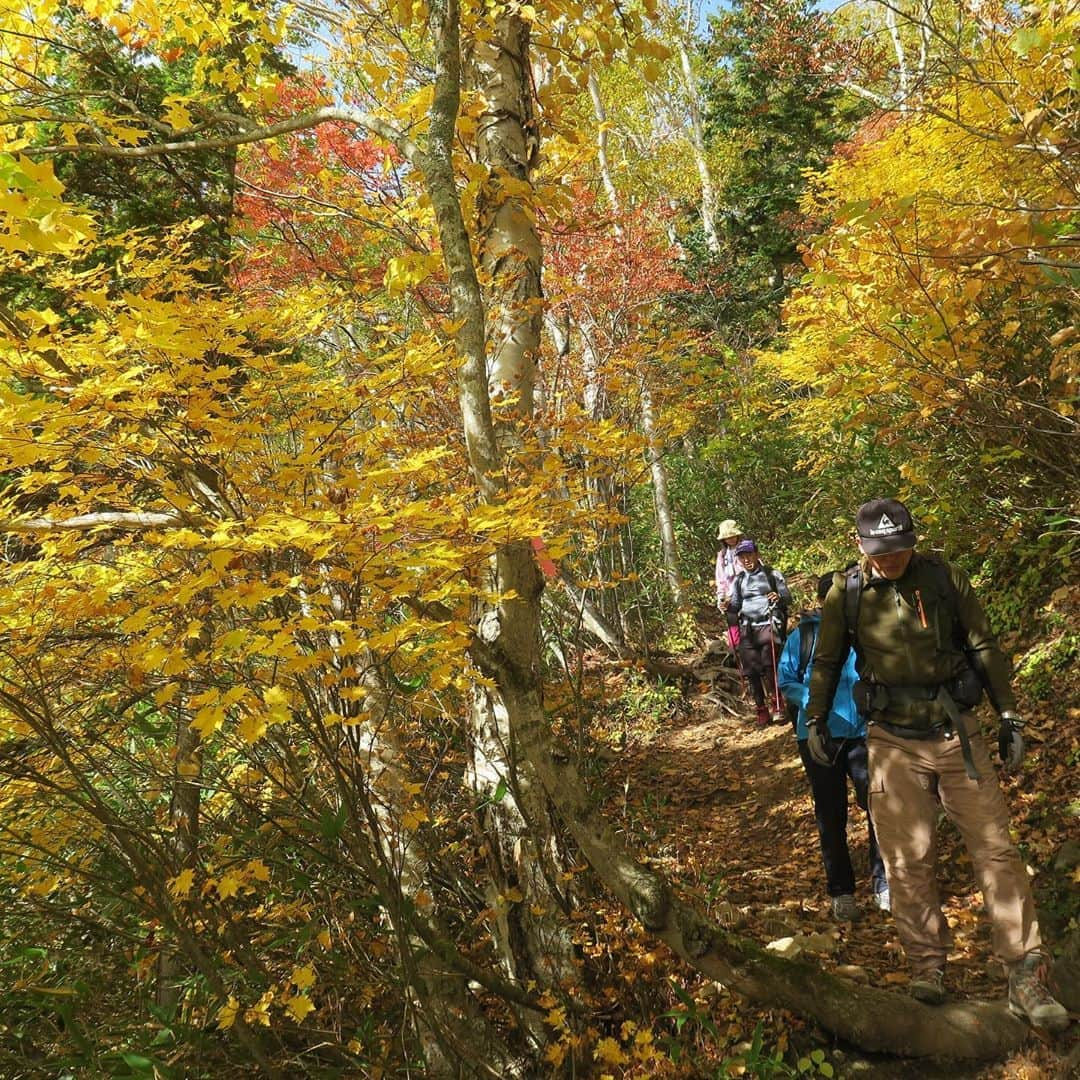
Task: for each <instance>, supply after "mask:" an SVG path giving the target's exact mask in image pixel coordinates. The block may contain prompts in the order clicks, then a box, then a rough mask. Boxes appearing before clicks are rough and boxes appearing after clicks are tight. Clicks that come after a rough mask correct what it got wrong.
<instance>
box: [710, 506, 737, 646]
mask: <svg viewBox="0 0 1080 1080" xmlns="http://www.w3.org/2000/svg"><path fill="white" fill-rule="evenodd" d="M742 538H743V531H742V529H740V528H739V526H738V525H737V524H736V523H735V519H734V518H728V519H727V520H726V521H721V522H720V527H719V528H718V529H717V530H716V539H717V541H718V542H719V550H718V551H717V553H716V606H717V607H718V608H719V609H720V610H721V611H725V610H727V603H728V601H729V600H730V599H731V586H732V584H733V583H734V581H735V579H736V578H737V577H738V576H739V574H741V573H742V563H740V562H739V560H738V558H737V557H736V555H735V545H736V544H738V542H739V541H740V540H741V539H742ZM728 641H729V642H730V644H731V651H732V652H735V651H736V650H737V649H738V647H739V628H738V627H737V626H729V627H728Z"/></svg>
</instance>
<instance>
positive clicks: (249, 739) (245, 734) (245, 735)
mask: <svg viewBox="0 0 1080 1080" xmlns="http://www.w3.org/2000/svg"><path fill="white" fill-rule="evenodd" d="M236 729H237V731H239V732H240V738H241V739H243V740H244V742H245V743H246V744H247V745H248V746H253V745H254V744H255V743H257V742H258V741H259V740H260V739H261V738H262V737H263V736H264V735H265V734H266V717H264V716H254V715H252V714H251V713H246V714H245V715H244V716H242V717H241V718H240V723H239V724H237V725H236Z"/></svg>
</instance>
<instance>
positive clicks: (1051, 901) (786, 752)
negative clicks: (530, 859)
mask: <svg viewBox="0 0 1080 1080" xmlns="http://www.w3.org/2000/svg"><path fill="white" fill-rule="evenodd" d="M714 615H715V613H713V616H714ZM699 621H700V622H701V624H702V630H703V632H704V634H705V637H706V639H710V638H711V639H714V641H715V639H719V638H720V637H721V633H722V627H721V626H719V624H718V622H717V621H716V620H715V618H714V617H712V616H710V614H709V613H707V612H703V613H701V615H700V616H699ZM713 649H714V650H715V653H716V655H717V657H718V658H717V660H716V662H715V665H714V672H713V674H714V676H715V677H714V678H713V679H712V680H709V681H702V682H697V683H695V684H694V685H693V686H692V687H689V688H688V690H687V692H686V693H685V694H684V696H683V697H682V699H681V701H680V702H679V703H678V707H676V708H674V709H672V710H671V714H670V716H669V717H668V719H667V720H666V721H665V723H664V724H663V725H662V726H661V727H660V728H659V729H657V730H654V731H652V732H645V733H643V734H642V733H638V734H635V731H634V729H632V728H631V729H628V731H627V735H626V743H625V746H624V747H623V749H622V751H621V752H620V753H619V754H618V756H617V757H616V758H615V759H614V760H612V762H611V764H610V768H609V771H608V776H607V779H608V782H609V784H610V785H611V787H610V788H609V790H611V789H615V790H617V791H618V792H619V794H618V796H617V797H616V799H615V800H614V802H615V803H618V804H620V805H612V804H609V809H610V810H612V811H614V812H616V813H621V814H622V816H623V818H624V820H626V824H627V828H628V831H630V832H632V833H633V834H634V835H635V837H636V838H637V839H638V840H639V841H640V842H641V843H642V844H643V846H644V847H645V848H646V849H647V850H648V851H649V852H650V854H651V855H652V857H653V860H654V862H655V863H656V864H657V865H658V867H659V868H662V869H663V870H664V871H665V872H666V873H668V874H669V875H671V877H672V878H673V879H674V880H676V881H677V882H679V883H680V885H681V886H682V888H684V889H685V890H686V891H687V893H689V894H691V895H693V896H695V897H696V898H697V899H698V901H699V903H703V904H704V905H705V906H706V907H707V908H708V910H709V911H710V913H711V914H712V915H713V916H714V917H715V918H717V919H718V921H720V922H722V923H726V924H728V925H731V926H734V927H735V928H737V929H738V930H739V932H740V933H742V934H744V935H746V936H748V937H750V938H752V939H754V940H756V941H758V942H760V943H762V944H766V943H769V942H777V941H779V939H782V938H796V940H797V941H798V940H800V939H799V937H798V936H799V935H804V936H805V935H817V937H815V938H812V939H811V945H812V953H813V954H815V955H817V956H818V957H819V959H820V962H821V964H822V966H823V967H825V968H826V969H828V970H832V971H835V972H838V973H839V974H843V975H846V976H847V977H849V978H853V979H855V980H857V981H863V982H867V983H872V984H873V985H876V986H878V987H883V988H886V989H888V988H895V989H897V990H899V991H901V992H902V991H903V990H904V988H905V987H906V984H907V980H908V971H907V967H906V965H905V962H904V957H903V953H902V950H901V948H900V944H899V942H898V941H897V938H896V933H895V930H894V927H893V924H892V920H891V917H890V916H889V915H887V914H885V913H883V912H880V911H878V910H877V909H876V908H875V907H874V906H873V905H872V904H871V897H870V896H869V872H868V868H867V832H866V815H865V813H864V812H863V811H861V810H859V808H858V807H857V806H856V805H855V802H854V797H853V796H852V798H851V802H850V807H849V809H850V816H849V825H848V835H849V844H850V847H851V851H852V861H853V863H854V866H855V871H856V875H857V878H858V879H859V880H858V885H857V888H858V890H860V891H859V892H858V893H857V895H856V899H857V901H858V902H859V905H860V908H861V918H860V919H858V920H857V921H856V922H854V923H838V922H836V921H834V920H833V919H832V918H831V912H830V905H829V898H828V896H827V895H826V892H825V882H824V873H823V870H822V866H821V858H820V853H819V848H818V840H817V832H816V828H815V825H814V817H813V809H812V804H811V801H810V795H809V787H808V784H807V782H806V778H805V773H804V772H803V768H802V764H801V762H800V760H799V756H798V751H797V749H796V745H795V739H794V735H793V732H792V730H791V728H790V726H789V725H787V724H786V723H785V724H781V725H772V726H770V727H767V728H757V727H756V726H754V724H753V723H752V720H751V716H752V709H751V707H750V705H749V704H748V702H747V700H746V698H745V697H743V696H742V694H741V693H740V690H739V683H738V676H737V673H736V672H735V670H734V669H733V668H732V667H731V666H730V660H728V661H727V663H726V664H725V663H724V659H723V658H721V656H720V654H722V651H723V650H722V649H719V648H717V646H716V645H715V644H714V645H713ZM699 670H700V666H699ZM1068 678H1069V680H1070V683H1072V682H1073V680H1074V679H1075V674H1074V673H1072V674H1070V675H1069V676H1068ZM1061 700H1062V699H1061V696H1060V694H1059V695H1058V696H1057V698H1056V699H1055V703H1051V702H1047V701H1041V702H1031V701H1025V702H1023V704H1024V706H1025V712H1024V715H1025V716H1026V717H1027V718H1028V720H1029V728H1028V736H1029V738H1028V743H1029V750H1028V759H1027V760H1028V765H1027V767H1026V768H1025V770H1024V771H1023V773H1022V774H1021V776H1020V777H1019V778H1016V779H1006V780H1005V782H1004V786H1005V791H1006V798H1007V800H1008V802H1009V805H1010V809H1011V811H1012V825H1013V829H1014V838H1015V839H1016V840H1017V842H1018V844H1019V847H1020V850H1021V853H1022V855H1023V857H1024V859H1025V861H1026V863H1027V864H1028V867H1029V872H1031V873H1032V877H1033V885H1034V888H1035V893H1036V898H1037V902H1038V905H1039V911H1040V919H1041V922H1042V928H1043V936H1044V938H1045V939H1047V941H1048V942H1049V943H1050V944H1051V945H1052V946H1054V945H1057V944H1058V943H1059V942H1060V941H1061V940H1063V939H1064V938H1065V937H1067V936H1069V935H1070V934H1075V933H1076V930H1077V915H1078V913H1080V887H1078V882H1080V870H1078V869H1077V866H1076V865H1075V863H1071V862H1070V859H1075V858H1076V851H1075V848H1076V844H1077V840H1076V837H1077V821H1078V818H1077V814H1078V812H1080V768H1078V767H1077V764H1078V761H1080V709H1077V708H1067V707H1064V706H1063V705H1062V704H1061ZM1071 701H1072V702H1073V703H1074V704H1075V703H1076V701H1077V698H1076V696H1075V695H1073V696H1072V697H1071ZM987 719H988V720H989V717H987ZM1070 837H1071V840H1070ZM939 846H940V851H939V880H940V883H941V891H942V896H943V906H944V909H945V912H946V916H947V918H948V920H949V923H950V925H951V926H952V929H953V934H954V938H955V942H954V950H953V953H952V954H951V955H950V958H949V969H948V974H947V986H948V989H949V991H950V993H951V994H952V995H954V996H957V997H966V998H975V999H982V1000H992V999H1000V998H1001V997H1003V996H1004V994H1005V990H1006V979H1005V973H1004V971H1003V970H1002V968H1001V965H1000V964H998V963H997V962H996V961H994V960H993V959H992V956H991V950H990V928H989V923H988V921H987V919H986V918H985V917H984V916H982V914H981V896H980V893H979V891H978V890H977V888H976V886H975V884H974V881H973V877H972V867H971V861H970V859H969V858H968V856H967V854H966V852H965V851H964V849H963V845H962V843H961V841H960V838H959V835H958V833H957V832H956V830H955V828H954V827H953V826H952V825H951V824H950V823H948V822H946V821H943V822H942V825H941V827H940V835H939ZM717 990H718V988H716V989H714V991H713V992H714V993H716V992H717ZM708 998H709V990H708V988H707V987H706V988H702V990H700V991H699V992H698V993H697V994H696V999H695V1000H696V1001H697V1002H698V1004H697V1005H695V1006H694V1008H695V1009H696V1008H698V1007H702V1008H704V1007H706V1006H707V1005H708V1004H709V1002H708ZM898 1000H900V1001H902V1000H903V999H902V998H899V999H898ZM726 1005H727V1013H726V1015H727V1018H728V1019H727V1021H726V1023H727V1024H728V1030H729V1031H732V1030H735V1025H737V1026H741V1028H742V1029H743V1030H744V1031H748V1032H749V1031H753V1029H754V1027H755V1026H756V1024H757V1023H758V1021H761V1022H762V1024H763V1025H764V1028H763V1030H764V1032H765V1044H766V1045H768V1044H769V1043H768V1040H769V1039H770V1038H772V1039H773V1040H774V1045H775V1041H776V1040H778V1042H779V1045H780V1047H781V1048H783V1046H784V1043H785V1042H786V1041H787V1039H788V1037H789V1036H790V1037H791V1040H792V1045H800V1046H801V1047H805V1046H813V1045H817V1046H822V1045H824V1046H828V1040H829V1037H828V1036H827V1035H826V1034H825V1033H823V1032H815V1031H814V1030H813V1029H812V1028H811V1029H806V1028H805V1025H800V1023H799V1021H798V1020H797V1019H796V1018H793V1017H790V1016H784V1015H779V1016H778V1015H777V1014H776V1013H775V1011H774V1012H773V1013H769V1012H768V1011H767V1010H760V1009H757V1008H756V1007H754V1006H751V1005H748V1004H747V1003H745V1002H742V1003H739V1002H738V1001H736V1002H735V1003H734V1004H732V1003H731V1002H730V1001H729V1002H727V1003H726ZM690 1012H691V1013H692V1012H693V1010H690ZM785 1032H787V1033H788V1034H787V1035H785ZM746 1038H749V1035H747V1036H746ZM1078 1044H1080V1024H1075V1023H1074V1024H1073V1026H1072V1027H1071V1028H1070V1029H1069V1031H1068V1032H1067V1033H1066V1034H1064V1035H1062V1036H1060V1037H1058V1038H1057V1039H1048V1038H1042V1037H1040V1035H1039V1034H1038V1033H1033V1034H1032V1038H1031V1039H1030V1040H1029V1041H1028V1043H1027V1045H1026V1046H1025V1047H1024V1048H1023V1049H1022V1050H1021V1051H1020V1052H1018V1053H1017V1054H1015V1055H1013V1056H1012V1057H1011V1058H1010V1059H1009V1060H1008V1061H1007V1062H1004V1063H1001V1062H999V1063H997V1064H995V1065H983V1066H973V1065H971V1064H965V1063H959V1062H957V1063H951V1064H944V1065H942V1064H938V1065H934V1066H931V1065H930V1064H929V1063H927V1062H918V1061H912V1062H898V1061H895V1060H892V1061H884V1060H881V1061H876V1062H870V1061H867V1060H865V1058H863V1057H861V1056H860V1055H858V1054H857V1053H856V1052H855V1051H853V1050H852V1049H851V1048H844V1047H840V1046H833V1047H832V1049H831V1051H830V1053H829V1061H830V1062H831V1063H832V1064H833V1066H834V1068H835V1069H836V1075H838V1076H874V1077H882V1078H885V1077H927V1078H930V1077H935V1076H941V1077H945V1076H948V1077H951V1078H956V1080H958V1078H962V1077H969V1078H979V1080H1005V1078H1008V1080H1064V1078H1065V1077H1066V1076H1072V1075H1080V1071H1077V1072H1074V1068H1075V1065H1076V1061H1077V1057H1078V1054H1080V1048H1078ZM745 1049H746V1048H745V1045H744V1046H743V1050H744V1051H745ZM800 1052H801V1053H805V1052H806V1050H805V1049H801V1050H800ZM726 1060H728V1061H730V1062H732V1067H731V1068H730V1072H731V1074H732V1075H735V1074H737V1072H738V1064H737V1058H729V1059H726ZM719 1064H720V1065H721V1066H723V1065H724V1064H725V1063H724V1062H720V1063H719ZM715 1066H716V1063H715V1062H713V1063H711V1067H710V1071H709V1073H708V1075H710V1076H712V1075H721V1076H722V1075H725V1070H724V1069H723V1068H720V1069H719V1070H716V1071H714V1070H715ZM745 1075H751V1076H752V1075H761V1076H765V1075H769V1076H785V1075H793V1073H790V1072H784V1071H782V1069H781V1068H779V1067H778V1068H777V1069H776V1071H775V1072H770V1071H768V1069H767V1068H766V1067H765V1066H764V1065H763V1066H761V1067H760V1068H759V1069H758V1070H754V1069H750V1070H747V1071H746V1073H745Z"/></svg>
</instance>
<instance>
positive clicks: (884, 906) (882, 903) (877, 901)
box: [874, 887, 892, 911]
mask: <svg viewBox="0 0 1080 1080" xmlns="http://www.w3.org/2000/svg"><path fill="white" fill-rule="evenodd" d="M874 907H876V908H877V909H878V911H892V897H891V896H890V895H889V890H888V887H886V888H884V889H882V890H881V892H877V893H874Z"/></svg>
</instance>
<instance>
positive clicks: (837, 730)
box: [778, 574, 889, 921]
mask: <svg viewBox="0 0 1080 1080" xmlns="http://www.w3.org/2000/svg"><path fill="white" fill-rule="evenodd" d="M832 582H833V575H832V574H825V575H824V576H823V577H822V578H821V579H820V580H819V581H818V589H817V595H818V601H819V603H820V602H821V601H823V600H824V599H825V596H826V594H827V593H828V591H829V589H830V587H831V586H832ZM820 622H821V608H820V607H819V608H817V609H816V610H815V611H810V612H806V613H804V614H803V616H802V617H801V618H800V619H799V625H798V626H797V627H796V628H795V629H794V630H793V631H792V632H791V636H790V637H789V638H788V640H787V644H786V645H785V646H784V651H783V653H782V654H781V656H780V664H779V669H778V678H779V681H780V692H781V693H782V694H783V695H784V697H785V699H786V700H787V701H788V702H790V704H792V705H794V706H797V707H798V710H799V711H798V719H797V721H796V724H795V737H796V739H797V740H798V746H799V757H801V758H802V763H803V768H804V769H806V775H807V778H808V779H809V781H810V794H811V797H812V798H813V800H814V818H815V820H816V821H817V830H818V838H819V839H820V841H821V858H822V861H823V862H824V864H825V883H826V887H827V888H828V891H829V897H830V901H831V904H832V914H833V918H835V919H843V920H846V921H851V920H852V919H854V918H855V917H856V915H857V913H858V907H857V905H856V903H855V871H854V869H853V868H852V865H851V855H850V854H849V852H848V844H847V817H848V788H847V782H848V778H849V777H850V778H851V782H852V784H853V785H854V787H855V801H856V802H857V803H858V804H859V806H860V807H861V808H862V809H863V810H865V809H866V807H867V798H866V796H867V790H868V786H869V775H868V772H867V755H866V724H865V722H864V721H863V720H861V719H860V718H859V714H858V711H857V710H856V708H855V702H854V700H853V699H852V687H853V686H854V685H855V682H856V680H857V679H858V675H857V674H856V673H855V653H854V651H851V652H849V653H848V656H847V660H846V661H845V662H844V665H843V668H842V670H841V673H840V681H839V683H838V684H837V687H836V693H835V694H834V695H833V700H832V705H831V707H830V709H829V722H828V726H829V743H828V756H829V757H830V758H831V759H832V761H831V764H829V765H819V764H818V763H817V762H816V761H814V759H813V758H812V757H811V756H810V751H809V750H808V749H807V739H808V737H809V736H808V732H807V729H806V702H807V699H808V698H809V696H810V672H811V671H812V670H813V665H814V650H815V648H816V646H817V632H818V626H819V624H820ZM866 824H867V830H868V832H869V835H870V876H871V880H872V885H873V898H874V904H875V906H876V907H878V908H879V909H880V910H882V911H888V910H889V886H888V882H887V881H886V878H885V864H884V863H883V862H882V859H881V852H880V851H879V850H878V843H877V836H876V835H875V834H874V823H873V822H872V821H871V820H870V815H869V814H867V817H866Z"/></svg>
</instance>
